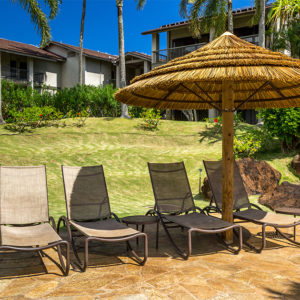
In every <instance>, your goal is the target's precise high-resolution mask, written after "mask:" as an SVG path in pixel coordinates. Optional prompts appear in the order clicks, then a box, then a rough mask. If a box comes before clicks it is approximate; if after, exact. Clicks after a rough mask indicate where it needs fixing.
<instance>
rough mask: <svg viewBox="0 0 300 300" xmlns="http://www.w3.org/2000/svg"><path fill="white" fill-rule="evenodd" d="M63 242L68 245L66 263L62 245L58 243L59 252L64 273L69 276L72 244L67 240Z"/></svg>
mask: <svg viewBox="0 0 300 300" xmlns="http://www.w3.org/2000/svg"><path fill="white" fill-rule="evenodd" d="M63 244H65V246H66V263H64V260H63V256H62V253H61V247H60V245H57V253H58V258H59V261H60V264H61V267H62V269H63V271H64V275H65V276H67V275H68V274H69V271H70V244H69V243H68V242H67V241H64V243H63Z"/></svg>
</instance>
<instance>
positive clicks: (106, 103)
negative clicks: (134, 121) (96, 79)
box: [2, 80, 121, 119]
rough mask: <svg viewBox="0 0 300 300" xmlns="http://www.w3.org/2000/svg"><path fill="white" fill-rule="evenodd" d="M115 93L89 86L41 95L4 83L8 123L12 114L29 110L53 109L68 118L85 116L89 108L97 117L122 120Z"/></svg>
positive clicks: (10, 83) (5, 112)
mask: <svg viewBox="0 0 300 300" xmlns="http://www.w3.org/2000/svg"><path fill="white" fill-rule="evenodd" d="M115 91H116V90H115V89H114V88H113V86H112V85H106V86H104V87H102V86H98V87H95V86H85V85H82V86H81V85H77V86H75V87H72V88H65V89H62V90H57V91H56V92H52V91H48V90H47V87H43V88H42V91H40V92H39V91H37V90H34V89H32V88H31V87H27V86H26V85H20V84H16V83H13V82H8V81H5V80H2V100H3V110H2V111H3V116H4V119H7V118H8V117H9V111H11V110H13V109H15V110H16V111H21V110H23V108H25V107H34V106H36V107H43V106H52V107H55V108H56V109H57V110H59V111H61V112H62V113H63V114H64V115H66V114H67V113H68V112H69V111H73V112H76V113H78V112H81V111H83V110H85V109H86V108H88V110H89V112H90V114H91V115H92V116H94V117H118V116H120V114H121V106H120V103H119V102H117V101H116V100H115V98H114V93H115Z"/></svg>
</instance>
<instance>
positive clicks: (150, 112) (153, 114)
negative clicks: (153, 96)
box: [140, 108, 161, 131]
mask: <svg viewBox="0 0 300 300" xmlns="http://www.w3.org/2000/svg"><path fill="white" fill-rule="evenodd" d="M140 117H141V118H143V123H142V124H140V127H141V128H142V129H144V130H150V131H154V130H158V125H159V124H160V119H161V115H160V111H159V110H156V109H153V108H151V109H144V110H143V112H142V113H141V115H140Z"/></svg>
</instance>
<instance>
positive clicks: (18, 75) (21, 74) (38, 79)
mask: <svg viewBox="0 0 300 300" xmlns="http://www.w3.org/2000/svg"><path fill="white" fill-rule="evenodd" d="M1 75H2V76H1V77H2V78H3V79H6V80H10V81H15V82H18V83H24V84H27V83H28V82H29V72H28V71H27V69H20V68H9V69H7V68H3V69H2V70H1ZM44 82H46V74H45V73H41V72H36V73H34V74H33V83H34V85H42V84H43V83H44Z"/></svg>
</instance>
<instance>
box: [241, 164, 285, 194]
mask: <svg viewBox="0 0 300 300" xmlns="http://www.w3.org/2000/svg"><path fill="white" fill-rule="evenodd" d="M237 165H238V167H239V169H240V173H241V176H242V179H243V181H244V185H245V189H246V191H247V194H248V195H255V194H262V195H263V194H266V193H269V192H272V191H273V190H274V189H275V188H276V187H277V186H278V184H279V181H280V178H281V174H280V172H278V171H277V170H275V169H274V168H272V167H271V166H270V165H269V164H268V163H267V162H265V161H264V160H261V161H258V160H254V159H253V158H244V159H241V160H239V161H237Z"/></svg>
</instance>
